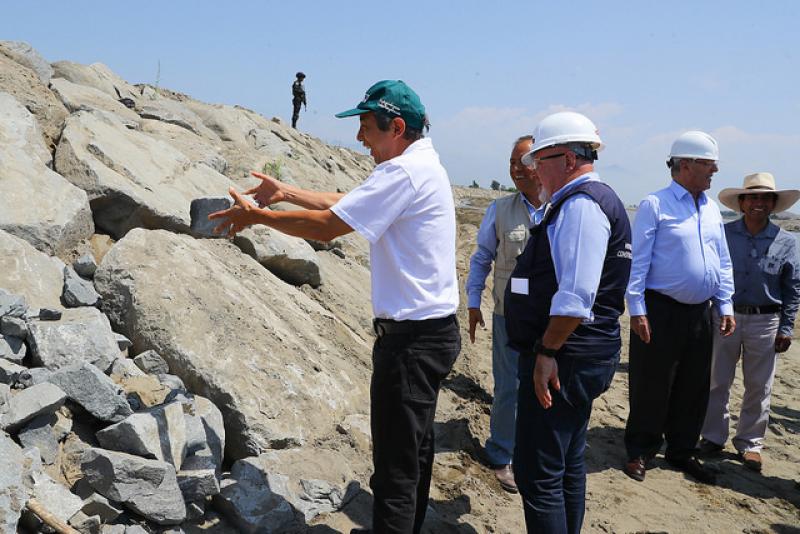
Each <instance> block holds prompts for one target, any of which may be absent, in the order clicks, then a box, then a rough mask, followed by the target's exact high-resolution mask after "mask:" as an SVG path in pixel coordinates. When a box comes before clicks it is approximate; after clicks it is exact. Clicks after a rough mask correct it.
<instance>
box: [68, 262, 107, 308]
mask: <svg viewBox="0 0 800 534" xmlns="http://www.w3.org/2000/svg"><path fill="white" fill-rule="evenodd" d="M61 299H62V300H63V302H64V305H65V306H67V307H68V308H79V307H81V306H97V305H98V304H99V303H100V295H98V294H97V291H95V289H94V285H92V282H91V281H89V280H84V279H83V278H81V277H80V276H78V273H76V272H75V270H74V269H73V268H72V267H67V266H64V292H63V293H62V294H61Z"/></svg>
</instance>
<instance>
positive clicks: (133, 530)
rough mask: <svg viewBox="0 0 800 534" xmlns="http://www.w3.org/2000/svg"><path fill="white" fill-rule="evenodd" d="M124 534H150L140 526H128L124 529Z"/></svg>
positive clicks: (170, 530) (169, 530) (168, 530)
mask: <svg viewBox="0 0 800 534" xmlns="http://www.w3.org/2000/svg"><path fill="white" fill-rule="evenodd" d="M173 530H174V529H167V530H163V531H162V534H164V532H172V531H173ZM125 534H150V532H149V531H147V530H145V529H144V527H142V526H141V525H128V526H126V527H125Z"/></svg>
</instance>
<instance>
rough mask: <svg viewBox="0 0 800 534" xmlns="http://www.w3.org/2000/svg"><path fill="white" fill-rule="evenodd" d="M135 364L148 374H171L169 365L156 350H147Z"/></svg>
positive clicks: (136, 358)
mask: <svg viewBox="0 0 800 534" xmlns="http://www.w3.org/2000/svg"><path fill="white" fill-rule="evenodd" d="M133 363H135V364H136V366H137V367H138V368H139V369H141V370H142V371H144V372H145V373H147V374H151V375H163V374H168V373H169V365H167V362H165V361H164V358H162V357H161V356H159V355H158V353H157V352H156V351H154V350H146V351H144V352H143V353H141V354H139V355H138V356H136V357H135V358H134V359H133Z"/></svg>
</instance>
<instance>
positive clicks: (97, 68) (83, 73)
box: [51, 61, 139, 99]
mask: <svg viewBox="0 0 800 534" xmlns="http://www.w3.org/2000/svg"><path fill="white" fill-rule="evenodd" d="M51 66H52V67H53V78H64V79H65V80H68V81H70V82H72V83H75V84H78V85H84V86H87V87H94V88H95V89H97V90H99V91H102V92H104V93H105V94H107V95H108V96H110V97H112V98H115V99H119V98H132V99H136V98H137V97H138V96H139V92H138V91H137V90H136V88H135V87H134V86H133V85H131V84H129V83H128V82H126V81H125V80H123V79H122V78H120V77H119V76H117V75H116V74H115V73H114V72H113V71H112V70H111V69H109V68H108V67H107V66H106V65H103V64H102V63H92V64H91V65H81V64H79V63H73V62H71V61H56V62H55V63H52V64H51Z"/></svg>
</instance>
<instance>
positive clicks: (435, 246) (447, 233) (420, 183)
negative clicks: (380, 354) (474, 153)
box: [331, 138, 458, 321]
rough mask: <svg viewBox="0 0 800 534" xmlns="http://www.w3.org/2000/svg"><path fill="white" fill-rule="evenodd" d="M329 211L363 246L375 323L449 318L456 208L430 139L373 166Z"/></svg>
mask: <svg viewBox="0 0 800 534" xmlns="http://www.w3.org/2000/svg"><path fill="white" fill-rule="evenodd" d="M331 211H333V213H335V214H336V215H337V216H338V217H339V218H341V219H342V220H343V221H344V222H346V223H347V224H348V225H349V226H350V227H351V228H353V230H355V231H356V232H358V233H359V234H361V235H362V236H364V237H365V238H366V239H367V241H369V243H370V263H371V270H370V271H371V277H372V310H373V313H374V314H375V317H379V318H382V319H395V320H398V321H402V320H406V319H413V320H421V319H432V318H438V317H446V316H448V315H451V314H453V313H455V312H456V308H457V307H458V283H457V281H456V215H455V206H454V204H453V193H452V190H451V188H450V179H449V178H448V177H447V171H445V170H444V167H442V164H441V163H440V162H439V155H438V154H437V153H436V151H435V150H434V149H433V144H432V143H431V141H430V139H427V138H426V139H420V140H419V141H415V142H414V143H412V144H411V145H410V146H409V147H408V148H407V149H406V150H405V151H404V152H403V153H402V154H401V155H399V156H397V157H395V158H392V159H390V160H388V161H385V162H383V163H381V164H380V165H378V166H377V167H375V169H374V170H373V171H372V174H371V175H370V176H369V177H368V178H367V179H366V180H365V181H364V183H363V184H361V185H360V186H358V187H356V188H355V189H353V190H352V191H351V192H350V193H348V194H347V195H345V196H344V197H343V198H342V199H341V200H339V202H337V203H336V204H335V205H334V206H333V207H332V208H331Z"/></svg>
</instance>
